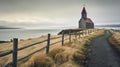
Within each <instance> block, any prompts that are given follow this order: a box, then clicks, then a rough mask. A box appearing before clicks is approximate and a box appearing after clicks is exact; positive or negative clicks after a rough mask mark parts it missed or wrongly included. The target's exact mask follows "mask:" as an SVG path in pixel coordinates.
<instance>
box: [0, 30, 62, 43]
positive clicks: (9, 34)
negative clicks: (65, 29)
mask: <svg viewBox="0 0 120 67" xmlns="http://www.w3.org/2000/svg"><path fill="white" fill-rule="evenodd" d="M60 31H61V29H0V41H10V39H13V38H19V39H29V38H35V37H40V36H42V35H47V34H48V33H50V34H58V32H60Z"/></svg>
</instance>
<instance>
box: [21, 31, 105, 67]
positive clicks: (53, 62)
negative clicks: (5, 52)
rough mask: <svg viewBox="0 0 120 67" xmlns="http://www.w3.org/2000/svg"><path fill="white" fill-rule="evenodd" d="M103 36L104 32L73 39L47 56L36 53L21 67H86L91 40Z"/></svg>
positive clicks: (56, 47)
mask: <svg viewBox="0 0 120 67" xmlns="http://www.w3.org/2000/svg"><path fill="white" fill-rule="evenodd" d="M102 34H104V30H100V31H98V32H94V33H92V34H90V35H87V36H84V37H81V38H79V39H73V40H72V42H71V43H67V42H66V43H65V44H64V46H54V47H52V49H51V50H50V52H49V53H48V54H47V55H46V54H45V53H40V52H39V53H36V54H34V55H33V56H31V57H30V58H29V59H28V60H27V61H25V62H24V63H23V62H21V63H19V67H84V65H85V63H86V59H87V53H88V52H89V51H90V49H87V48H86V47H87V46H89V45H90V41H91V39H93V38H95V37H97V36H99V35H102Z"/></svg>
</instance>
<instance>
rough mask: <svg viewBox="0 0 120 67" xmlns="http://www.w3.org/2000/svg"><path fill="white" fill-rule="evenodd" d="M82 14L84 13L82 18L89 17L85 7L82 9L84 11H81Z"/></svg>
mask: <svg viewBox="0 0 120 67" xmlns="http://www.w3.org/2000/svg"><path fill="white" fill-rule="evenodd" d="M81 15H82V18H83V19H86V18H87V12H86V9H85V7H83V10H82V12H81Z"/></svg>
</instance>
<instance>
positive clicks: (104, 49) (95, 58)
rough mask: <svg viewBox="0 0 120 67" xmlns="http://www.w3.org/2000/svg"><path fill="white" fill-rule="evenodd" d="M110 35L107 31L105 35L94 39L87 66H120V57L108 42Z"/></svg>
mask: <svg viewBox="0 0 120 67" xmlns="http://www.w3.org/2000/svg"><path fill="white" fill-rule="evenodd" d="M109 36H110V33H109V32H108V31H106V32H105V35H104V36H101V37H98V38H96V39H94V40H93V41H92V45H91V46H90V48H91V52H90V54H89V55H88V57H89V60H88V63H87V67H120V57H119V56H118V54H117V53H116V52H115V51H114V49H113V48H111V46H110V45H109V43H108V42H107V38H108V37H109Z"/></svg>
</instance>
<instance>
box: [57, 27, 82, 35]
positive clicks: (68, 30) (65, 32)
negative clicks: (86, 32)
mask: <svg viewBox="0 0 120 67" xmlns="http://www.w3.org/2000/svg"><path fill="white" fill-rule="evenodd" d="M82 30H83V29H80V28H77V29H64V30H62V31H60V32H59V33H58V35H60V34H62V32H64V34H69V32H70V33H74V32H78V31H82Z"/></svg>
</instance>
